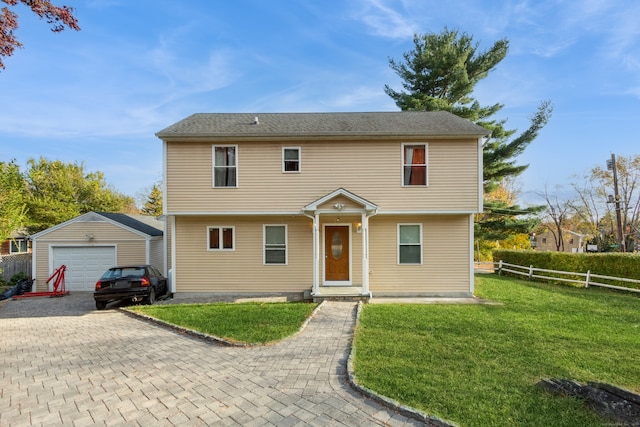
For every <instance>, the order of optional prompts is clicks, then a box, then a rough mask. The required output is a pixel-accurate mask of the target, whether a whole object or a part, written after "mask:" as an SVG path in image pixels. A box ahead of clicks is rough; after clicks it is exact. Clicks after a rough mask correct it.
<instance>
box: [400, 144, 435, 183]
mask: <svg viewBox="0 0 640 427" xmlns="http://www.w3.org/2000/svg"><path fill="white" fill-rule="evenodd" d="M407 145H424V164H425V168H426V171H425V183H424V185H405V183H404V147H405V146H407ZM400 185H401V186H402V187H405V188H424V187H428V186H429V143H428V142H403V143H402V147H401V148H400Z"/></svg>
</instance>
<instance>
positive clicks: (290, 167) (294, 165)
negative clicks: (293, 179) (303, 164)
mask: <svg viewBox="0 0 640 427" xmlns="http://www.w3.org/2000/svg"><path fill="white" fill-rule="evenodd" d="M298 166H299V163H298V162H292V161H285V162H284V170H285V172H298V171H299V170H300V168H299V167H298Z"/></svg>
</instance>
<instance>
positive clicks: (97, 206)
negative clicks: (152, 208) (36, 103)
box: [25, 157, 137, 233]
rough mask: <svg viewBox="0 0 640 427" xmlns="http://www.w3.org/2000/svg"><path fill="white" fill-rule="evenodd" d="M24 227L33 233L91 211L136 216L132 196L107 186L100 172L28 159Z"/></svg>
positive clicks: (68, 164) (51, 161)
mask: <svg viewBox="0 0 640 427" xmlns="http://www.w3.org/2000/svg"><path fill="white" fill-rule="evenodd" d="M25 180H26V184H27V193H26V198H25V201H26V206H27V219H26V224H25V225H26V228H27V229H28V231H29V232H30V233H35V232H38V231H41V230H44V229H46V228H49V227H52V226H54V225H56V224H60V223H61V222H64V221H67V220H69V219H72V218H74V217H76V216H78V215H82V214H84V213H87V212H90V211H98V212H122V213H137V209H136V207H135V202H134V200H133V198H132V197H130V196H126V195H123V194H121V193H119V192H117V191H115V190H114V189H113V188H112V187H111V186H109V185H108V184H107V183H106V181H105V179H104V174H103V173H102V172H99V171H97V172H86V171H85V170H84V165H82V164H78V163H64V162H61V161H60V160H47V159H45V158H43V157H40V159H38V160H35V159H29V161H28V170H27V172H26V174H25Z"/></svg>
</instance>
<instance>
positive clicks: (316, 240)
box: [312, 213, 320, 295]
mask: <svg viewBox="0 0 640 427" xmlns="http://www.w3.org/2000/svg"><path fill="white" fill-rule="evenodd" d="M319 265H320V215H318V214H317V213H316V214H315V215H314V216H313V292H312V293H313V295H317V294H318V291H319V286H320V279H319V277H320V275H319Z"/></svg>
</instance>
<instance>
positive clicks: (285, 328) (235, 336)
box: [129, 303, 318, 344]
mask: <svg viewBox="0 0 640 427" xmlns="http://www.w3.org/2000/svg"><path fill="white" fill-rule="evenodd" d="M317 306H318V305H317V304H309V303H242V304H227V303H216V304H167V305H152V306H133V307H130V308H129V309H130V310H133V311H136V312H140V313H144V314H146V315H148V316H151V317H155V318H156V319H160V320H163V321H165V322H168V323H172V324H174V325H179V326H183V327H185V328H189V329H193V330H195V331H199V332H203V333H206V334H209V335H213V336H216V337H218V338H223V339H225V340H227V341H231V342H241V343H247V344H266V343H270V342H273V341H279V340H282V339H284V338H286V337H288V336H290V335H293V334H295V333H296V332H297V331H298V330H299V329H300V327H301V326H302V324H303V323H304V321H305V320H306V319H307V318H308V317H309V316H310V315H311V313H312V312H313V310H314V309H315V308H316V307H317Z"/></svg>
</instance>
